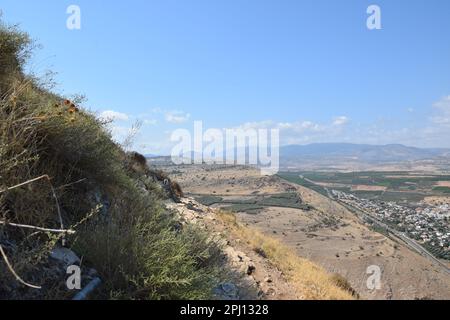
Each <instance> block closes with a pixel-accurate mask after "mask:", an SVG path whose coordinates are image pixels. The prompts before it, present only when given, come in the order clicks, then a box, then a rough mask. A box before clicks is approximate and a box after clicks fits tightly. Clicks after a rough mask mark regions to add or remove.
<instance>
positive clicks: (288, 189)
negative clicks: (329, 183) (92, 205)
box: [162, 165, 450, 299]
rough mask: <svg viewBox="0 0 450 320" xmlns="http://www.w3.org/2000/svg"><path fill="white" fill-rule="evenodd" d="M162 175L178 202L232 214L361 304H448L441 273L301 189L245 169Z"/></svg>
mask: <svg viewBox="0 0 450 320" xmlns="http://www.w3.org/2000/svg"><path fill="white" fill-rule="evenodd" d="M162 167H163V169H164V170H166V171H167V172H169V173H170V174H171V176H172V177H173V178H174V179H176V180H177V181H178V182H179V183H180V185H181V187H182V188H183V190H184V192H185V194H186V196H188V197H191V198H193V199H196V200H197V201H199V202H202V203H203V204H207V205H209V206H210V207H211V208H225V209H227V210H231V211H234V212H235V214H236V216H237V219H238V221H240V222H242V223H244V224H245V225H249V226H253V227H255V228H257V229H258V230H259V231H261V232H262V233H264V234H267V235H270V236H272V237H274V238H277V239H278V240H280V241H282V242H283V243H285V244H287V245H288V246H290V247H291V248H294V249H295V250H296V252H297V254H298V255H299V256H300V257H304V258H307V259H309V260H311V261H312V262H314V263H317V264H318V265H320V266H322V267H324V268H325V269H326V270H327V271H329V272H330V273H338V274H340V275H342V276H343V277H345V278H346V279H347V280H348V281H349V283H350V284H351V286H352V287H353V288H354V289H355V290H356V291H357V293H358V294H359V295H360V297H361V298H362V299H450V275H449V274H448V271H446V270H445V268H443V267H442V266H441V265H438V264H436V263H433V262H432V261H430V260H428V259H427V258H426V257H424V256H421V255H420V254H418V253H417V252H414V251H413V250H411V249H410V248H408V247H407V246H406V245H405V244H404V243H403V242H401V241H397V240H393V239H390V238H387V237H386V236H384V235H383V234H380V233H378V232H375V231H373V230H371V229H369V227H368V226H367V225H366V224H365V223H364V222H363V221H362V220H360V218H358V217H357V216H355V214H354V213H352V212H350V211H349V210H348V209H346V208H345V207H343V206H342V205H340V204H339V203H337V202H336V201H333V200H331V199H329V198H327V197H325V196H324V195H321V194H319V193H317V192H315V191H313V190H311V189H309V188H306V187H303V186H300V185H297V184H294V183H290V182H287V181H285V180H283V179H281V178H280V177H278V176H270V177H264V176H261V175H260V172H259V170H256V169H253V168H248V167H241V166H228V167H227V166H209V165H202V166H200V165H198V166H176V167H175V166H173V167H172V166H162ZM292 193H296V194H297V195H298V199H297V200H296V201H297V202H296V203H289V202H290V201H291V200H292V199H290V198H283V197H285V195H286V194H292ZM268 197H269V198H268ZM268 200H270V201H268ZM274 200H280V201H279V202H276V201H274ZM299 201H300V202H299ZM260 204H263V205H260ZM230 205H231V206H230ZM236 205H237V206H236ZM369 266H378V267H379V268H380V269H381V271H382V275H381V289H379V290H371V289H368V286H367V279H368V278H369V276H370V274H367V273H366V272H367V268H368V267H369Z"/></svg>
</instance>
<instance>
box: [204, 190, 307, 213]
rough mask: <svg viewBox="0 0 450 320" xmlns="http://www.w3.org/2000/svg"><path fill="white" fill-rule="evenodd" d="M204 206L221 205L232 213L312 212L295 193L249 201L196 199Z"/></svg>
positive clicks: (212, 197)
mask: <svg viewBox="0 0 450 320" xmlns="http://www.w3.org/2000/svg"><path fill="white" fill-rule="evenodd" d="M195 199H196V200H197V201H198V202H200V203H201V204H203V205H207V206H210V205H213V204H219V205H221V206H222V208H223V209H224V210H229V211H232V212H246V213H257V212H258V211H259V210H262V209H264V208H266V207H279V208H293V209H301V210H310V209H311V207H310V206H309V205H307V204H305V203H303V201H302V199H300V197H299V195H298V194H297V193H295V192H288V193H276V194H273V195H270V196H254V197H250V198H249V199H226V198H223V197H218V196H198V197H196V198H195Z"/></svg>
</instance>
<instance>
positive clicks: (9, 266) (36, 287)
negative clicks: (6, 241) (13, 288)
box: [0, 244, 42, 289]
mask: <svg viewBox="0 0 450 320" xmlns="http://www.w3.org/2000/svg"><path fill="white" fill-rule="evenodd" d="M0 253H1V254H2V257H3V260H4V261H5V263H6V266H7V267H8V269H9V271H10V272H11V273H12V275H13V276H14V277H15V278H16V280H17V281H19V282H20V283H21V284H23V285H25V286H27V287H30V288H33V289H42V287H39V286H35V285H32V284H29V283H27V282H25V281H24V280H23V279H22V278H21V277H19V275H18V274H17V273H16V271H14V269H13V267H12V266H11V263H10V262H9V260H8V257H7V256H6V253H5V251H3V247H2V245H1V244H0Z"/></svg>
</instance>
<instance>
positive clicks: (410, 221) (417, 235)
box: [331, 190, 450, 260]
mask: <svg viewBox="0 0 450 320" xmlns="http://www.w3.org/2000/svg"><path fill="white" fill-rule="evenodd" d="M331 194H332V196H333V197H334V198H336V199H337V200H340V201H343V202H346V203H348V204H350V205H351V206H353V207H355V208H357V209H360V210H361V211H363V212H365V213H366V214H369V215H371V216H372V217H374V218H376V219H377V220H379V221H380V222H382V223H384V224H386V225H388V226H389V227H391V228H393V229H395V230H397V231H400V232H403V233H404V234H405V235H406V236H408V237H409V238H411V239H414V240H416V241H417V242H419V243H420V244H422V245H423V246H424V247H425V248H427V249H428V250H429V251H430V252H431V253H433V254H434V255H435V256H436V257H438V258H442V259H449V260H450V204H440V205H432V204H427V203H424V202H421V203H419V204H415V205H414V206H411V207H408V206H403V205H399V204H397V203H395V202H385V201H380V200H368V199H360V198H358V197H356V196H355V195H353V194H349V193H346V192H342V191H337V190H332V191H331Z"/></svg>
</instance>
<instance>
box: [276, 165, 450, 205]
mask: <svg viewBox="0 0 450 320" xmlns="http://www.w3.org/2000/svg"><path fill="white" fill-rule="evenodd" d="M279 176H280V177H281V178H283V179H285V180H287V181H290V182H293V183H296V184H299V185H302V186H304V187H307V188H310V189H312V190H314V191H317V192H319V193H320V194H322V195H326V194H327V189H334V190H338V191H344V192H346V193H351V194H354V195H355V196H357V197H360V198H364V199H370V200H382V201H393V202H408V203H416V202H420V201H422V200H424V199H425V198H426V197H429V196H443V195H446V194H447V195H448V194H450V175H439V174H430V173H427V174H423V173H419V172H418V173H415V172H404V171H395V172H393V171H388V172H310V171H306V172H303V171H300V172H282V173H280V174H279Z"/></svg>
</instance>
